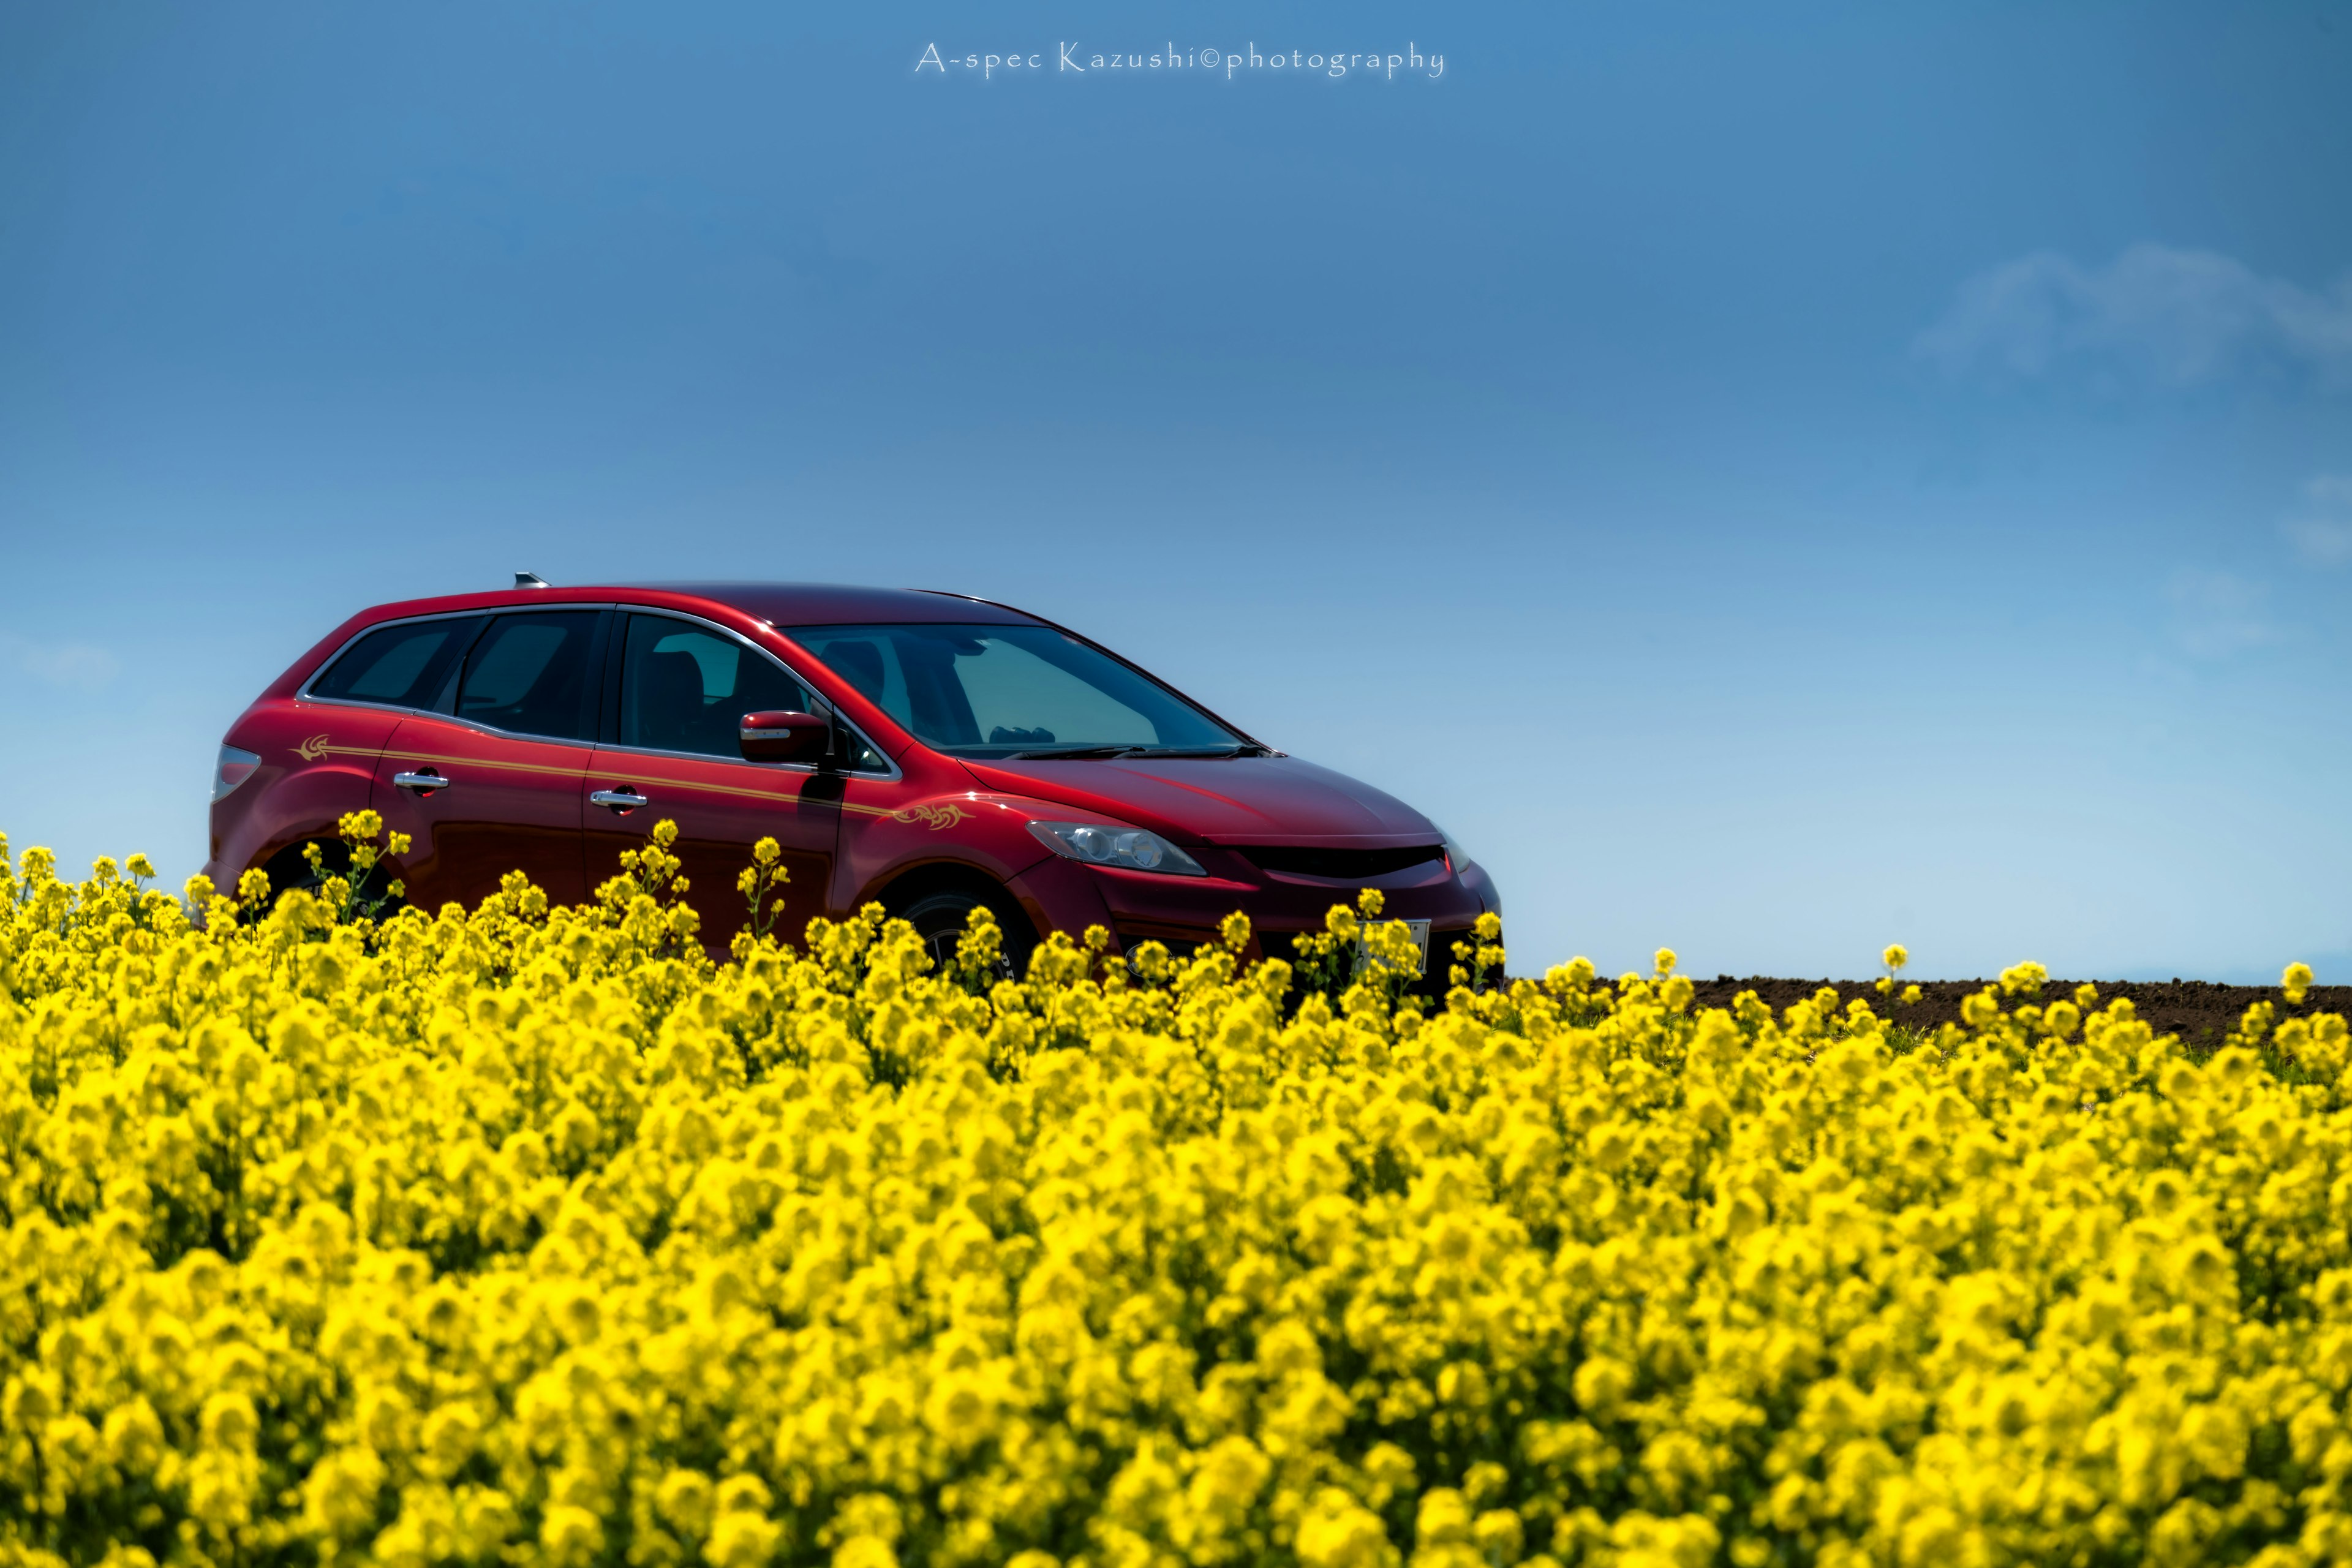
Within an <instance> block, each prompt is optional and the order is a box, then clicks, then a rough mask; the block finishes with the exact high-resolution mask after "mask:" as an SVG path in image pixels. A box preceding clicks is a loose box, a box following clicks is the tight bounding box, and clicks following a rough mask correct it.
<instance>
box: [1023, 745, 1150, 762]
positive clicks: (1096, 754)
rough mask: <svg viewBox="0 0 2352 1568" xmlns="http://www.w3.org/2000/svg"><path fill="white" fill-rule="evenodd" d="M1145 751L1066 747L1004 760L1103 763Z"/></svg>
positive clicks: (1125, 748)
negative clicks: (1058, 760) (1072, 760)
mask: <svg viewBox="0 0 2352 1568" xmlns="http://www.w3.org/2000/svg"><path fill="white" fill-rule="evenodd" d="M1141 750H1143V748H1142V747H1140V746H1064V747H1062V748H1060V749H1059V750H1058V751H1051V752H1013V754H1012V755H1010V756H1008V757H1006V758H1005V759H1004V760H1005V761H1006V762H1008V763H1027V762H1043V761H1050V760H1053V759H1055V758H1069V759H1076V760H1080V761H1085V762H1102V761H1105V760H1108V758H1111V757H1126V756H1132V755H1134V754H1135V753H1136V752H1139V751H1141Z"/></svg>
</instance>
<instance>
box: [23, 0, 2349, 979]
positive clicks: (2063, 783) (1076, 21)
mask: <svg viewBox="0 0 2352 1568" xmlns="http://www.w3.org/2000/svg"><path fill="white" fill-rule="evenodd" d="M1171 43H1172V44H1173V45H1174V46H1175V47H1176V50H1177V52H1179V53H1180V54H1182V55H1184V56H1185V57H1186V58H1188V60H1190V61H1192V62H1194V63H1191V64H1188V65H1186V66H1184V67H1183V68H1176V69H1170V68H1161V69H1160V70H1158V71H1156V72H1155V71H1154V70H1152V69H1150V68H1148V67H1147V68H1142V69H1139V70H1133V71H1129V70H1124V69H1122V70H1119V71H1113V70H1111V69H1109V68H1108V67H1106V68H1104V69H1101V70H1088V71H1085V72H1083V73H1081V72H1074V71H1069V70H1065V69H1062V68H1060V66H1059V55H1060V52H1061V47H1062V46H1063V45H1065V44H1070V45H1073V46H1075V49H1074V52H1075V54H1076V58H1079V59H1081V60H1084V59H1086V58H1090V57H1091V55H1092V54H1094V53H1097V52H1100V53H1103V54H1105V55H1106V56H1108V55H1110V54H1113V53H1118V54H1122V55H1124V54H1135V53H1140V54H1143V55H1146V56H1147V57H1148V56H1149V55H1150V54H1154V53H1164V52H1165V51H1166V49H1167V47H1168V46H1169V45H1170V44H1171ZM933 45H936V46H937V47H938V48H939V50H940V54H941V56H942V58H949V57H961V56H963V55H966V54H972V53H978V54H983V55H984V54H990V53H996V54H1010V53H1013V52H1020V53H1022V54H1023V56H1024V60H1025V58H1026V56H1027V55H1029V54H1033V53H1034V54H1036V55H1038V56H1039V57H1040V67H1039V68H1037V69H1035V70H1034V71H1033V70H1030V69H1028V68H1026V67H1025V66H1024V68H1019V69H1013V70H996V71H992V72H990V73H989V75H988V79H976V78H977V76H978V74H979V73H975V72H971V71H968V70H964V69H962V68H957V69H955V70H953V71H950V72H944V73H943V72H940V71H932V70H919V69H918V65H919V61H920V59H921V58H922V55H923V52H924V50H925V48H926V47H929V46H933ZM1408 45H1411V46H1412V47H1413V48H1415V49H1417V50H1418V51H1419V52H1420V53H1421V54H1422V55H1423V57H1424V58H1430V57H1433V56H1436V55H1441V54H1442V55H1443V56H1444V69H1443V74H1442V75H1433V73H1432V71H1431V70H1430V68H1427V67H1424V68H1423V69H1422V70H1421V71H1420V72H1419V73H1418V74H1416V73H1415V72H1414V71H1413V70H1412V68H1404V69H1401V70H1399V71H1398V72H1397V73H1396V74H1395V75H1394V76H1393V77H1391V76H1390V75H1389V73H1388V72H1387V70H1386V69H1385V67H1383V68H1382V69H1381V70H1380V71H1378V72H1373V71H1370V70H1368V69H1365V68H1361V67H1360V66H1359V67H1355V68H1350V69H1349V72H1348V73H1347V74H1346V75H1344V76H1339V77H1334V76H1333V75H1331V74H1330V72H1329V70H1328V65H1327V67H1326V68H1323V69H1315V68H1306V67H1304V66H1303V65H1302V66H1301V67H1300V68H1287V67H1286V68H1282V69H1276V68H1272V67H1271V66H1267V67H1259V68H1243V69H1241V70H1239V71H1234V72H1232V73H1231V74H1228V73H1227V71H1225V70H1224V69H1210V68H1202V67H1201V66H1200V65H1199V64H1198V63H1197V62H1198V60H1199V59H1200V58H1202V50H1204V49H1214V50H1217V51H1219V52H1220V53H1221V54H1222V53H1223V51H1227V50H1232V49H1236V48H1239V49H1242V50H1244V51H1249V50H1253V49H1254V50H1255V51H1256V52H1258V53H1259V54H1260V56H1261V58H1265V57H1268V56H1271V55H1273V54H1275V53H1276V52H1277V51H1278V52H1280V53H1281V54H1282V55H1283V57H1284V58H1286V59H1287V58H1288V56H1289V52H1290V51H1291V50H1293V49H1296V50H1297V51H1299V54H1300V58H1301V59H1302V61H1303V60H1304V59H1305V58H1307V57H1308V56H1311V55H1316V54H1322V55H1325V56H1326V57H1327V58H1328V55H1329V54H1330V53H1331V52H1333V51H1335V50H1336V51H1339V52H1344V53H1347V54H1349V56H1351V57H1352V56H1354V55H1357V54H1371V53H1381V52H1383V51H1397V52H1402V51H1404V50H1405V49H1406V48H1407V47H1408ZM2347 81H2352V14H2347V13H2346V12H2345V11H2344V10H2343V9H2342V8H2341V7H2336V6H2326V5H2286V4H2282V5H2270V6H2264V7H2249V8H2233V9H2226V10H2225V9H2224V8H2221V7H2182V6H2164V5H2154V6H2148V5H2134V6H2129V7H2126V6H2122V5H2081V6H2069V7H2063V8H2060V7H2037V6H2025V5H2004V6H1970V7H1957V6H1955V7H1946V8H1933V7H1924V6H1906V7H1885V6H1862V5H1855V6H1790V5H1654V6H1641V7H1634V6H1612V7H1599V6H1591V5H1545V6H1539V7H1538V6H1528V7H1511V6H1494V7H1486V8H1482V9H1480V10H1478V11H1476V12H1475V13H1472V12H1469V11H1467V9H1466V8H1465V7H1460V6H1418V7H1417V6H1413V5H1380V4H1360V5H1346V6H1319V7H1318V6H1310V5H1294V4H1276V3H1271V0H1269V3H1265V4H1262V5H1255V6H1251V5H1225V4H1207V5H1202V4H1188V5H1181V6H1173V5H1170V6H1161V7H1157V8H1151V7H1139V6H1122V5H1103V4H1087V5H1011V4H997V5H988V6H984V7H982V6H972V5H929V6H925V5H902V6H888V5H877V6H868V7H856V8H852V7H834V8H831V11H830V14H829V16H814V13H813V12H811V11H809V10H808V9H806V8H787V7H782V6H776V5H764V4H763V5H696V6H690V7H676V6H671V7H654V6H647V5H640V4H635V3H621V4H598V3H569V0H567V3H566V4H563V5H554V4H548V3H538V0H509V3H508V4H504V5H497V6H480V5H456V4H425V5H398V6H394V5H373V6H367V5H331V6H329V5H315V4H310V3H303V4H287V5H220V6H207V7H202V8H197V7H174V6H167V5H158V4H140V3H126V4H120V5H105V6H92V5H68V4H51V3H47V0H35V3H32V4H26V5H16V6H11V7H9V8H7V9H6V10H5V12H0V543H4V544H5V552H6V553H5V560H6V562H7V564H8V573H7V576H6V584H7V592H6V593H5V595H0V733H5V735H6V737H7V742H6V747H5V754H6V756H7V760H8V765H7V766H6V767H5V768H0V827H5V830H6V831H7V832H8V833H9V835H10V836H11V838H12V840H13V841H14V842H15V843H16V845H17V846H19V847H22V846H24V845H26V844H31V843H45V844H50V845H53V846H54V847H57V848H58V851H59V852H60V854H61V855H62V856H64V857H65V858H67V859H68V861H71V862H86V861H87V860H88V859H89V858H90V857H91V856H94V855H97V854H100V853H103V852H113V853H121V852H125V851H128V850H131V849H134V848H144V849H146V850H148V851H149V852H150V853H152V854H153V855H154V856H155V857H156V858H157V861H158V863H159V864H160V865H162V866H163V868H165V870H166V871H167V873H168V874H169V875H171V876H172V877H173V879H175V880H176V879H177V878H178V877H180V876H183V875H184V874H185V873H186V872H188V871H190V870H193V869H194V867H195V865H196V863H197V862H198V861H199V860H200V859H201V858H202V855H203V833H204V795H205V779H206V772H207V768H208V765H209V763H210V760H211V756H212V752H213V749H214V747H215V745H216V743H217V742H218V739H219V736H220V734H221V732H222V731H223V730H224V729H225V728H226V726H227V724H228V723H229V721H231V720H232V719H233V718H234V716H235V715H236V711H237V710H238V709H239V708H240V707H241V706H242V705H243V704H244V702H245V701H246V700H248V699H249V697H250V696H251V695H252V693H253V692H254V691H255V690H257V689H258V688H259V687H260V686H262V685H263V684H264V683H265V682H266V681H267V680H268V679H270V678H271V677H272V676H273V675H275V674H276V673H277V672H278V670H279V669H280V668H283V667H284V666H285V665H286V664H287V663H288V662H289V661H290V660H291V659H292V658H294V657H295V656H296V655H297V654H298V653H299V652H300V651H301V650H302V649H303V648H304V647H307V646H308V645H309V644H310V642H312V641H313V640H314V639H315V638H316V637H318V636H320V634H321V633H322V632H323V631H324V630H325V629H326V628H327V627H328V626H331V624H332V623H333V622H335V621H336V620H337V619H339V618H340V617H341V616H343V615H344V614H345V613H347V612H348V611H349V610H351V609H352V608H354V607H357V606H359V605H363V604H367V603H372V602H375V601H379V600H383V599H386V598H393V597H399V596H405V595H416V594H425V593H435V592H443V591H450V590H456V589H462V588H468V587H475V586H484V585H491V584H498V583H500V582H503V581H504V580H505V579H506V576H507V574H509V573H510V572H511V571H513V570H515V569H517V568H528V569H530V570H533V571H536V572H538V573H540V574H541V575H543V576H546V577H549V578H551V579H553V580H557V581H566V580H569V581H584V580H588V579H591V578H611V577H687V576H712V575H726V576H745V577H776V578H807V579H814V580H821V581H851V582H876V583H885V584H907V585H913V586H938V587H950V588H957V589H962V590H965V591H968V592H973V593H978V594H982V595H987V596H990V597H994V598H1000V599H1004V600H1007V601H1010V602H1012V603H1014V604H1018V605H1024V606H1027V607H1030V608H1033V609H1035V610H1037V611H1039V612H1041V613H1043V614H1045V615H1048V616H1053V617H1054V618H1055V619H1059V620H1064V621H1066V622H1069V623H1071V624H1073V625H1076V626H1079V627H1081V628H1084V629H1086V630H1088V631H1089V632H1091V633H1093V634H1094V635H1096V636H1097V637H1100V638H1102V639H1103V640H1105V641H1107V642H1108V643H1110V644H1111V645H1112V646H1114V647H1118V648H1119V649H1120V650H1121V651H1123V652H1125V653H1128V654H1129V655H1130V656H1131V657H1134V658H1138V659H1139V660H1141V661H1142V662H1144V663H1146V664H1148V665H1149V666H1150V667H1151V668H1155V669H1157V670H1159V671H1160V672H1161V673H1162V674H1163V675H1165V676H1166V677H1168V678H1169V679H1171V680H1173V681H1174V682H1175V683H1176V684H1178V685H1179V686H1181V687H1182V688H1184V689H1188V690H1190V691H1192V693H1194V694H1195V695H1197V696H1198V697H1200V698H1201V699H1202V700H1204V701H1207V702H1208V703H1209V704H1210V705H1211V706H1213V707H1215V708H1217V709H1219V710H1223V711H1225V712H1227V713H1229V714H1230V715H1232V716H1233V717H1234V719H1236V720H1237V721H1241V722H1243V723H1244V724H1245V725H1246V726H1247V727H1249V728H1250V729H1252V730H1253V731H1255V732H1257V733H1259V734H1260V735H1261V736H1263V737H1264V738H1265V739H1267V740H1269V741H1271V742H1274V743H1276V744H1277V745H1280V746H1282V747H1284V748H1286V749H1287V750H1290V751H1292V752H1297V753H1298V754H1301V755H1304V756H1307V757H1311V758H1313V759H1315V760H1317V761H1319V762H1323V763H1328V764H1330V765H1332V766H1336V767H1339V768H1340V769H1342V770H1344V771H1347V772H1349V773H1355V774H1357V775H1359V776H1360V777H1363V778H1365V779H1368V780H1370V781H1372V782H1374V783H1376V784H1381V785H1382V786H1383V787H1386V788H1388V789H1391V790H1392V791H1393V792H1395V793H1397V794H1399V795H1402V796H1403V797H1404V798H1406V799H1408V800H1410V801H1412V802H1414V803H1415V804H1417V805H1421V806H1423V809H1425V810H1427V811H1429V812H1430V813H1431V814H1432V815H1433V816H1436V817H1437V818H1438V819H1439V820H1440V821H1441V822H1443V823H1444V824H1445V825H1446V826H1448V827H1450V828H1451V829H1452V830H1453V832H1454V834H1455V835H1456V837H1459V838H1461V839H1462V840H1463V841H1465V843H1466V844H1468V845H1469V846H1470V847H1471V848H1472V850H1473V851H1474V852H1475V853H1476V854H1477V855H1478V856H1479V858H1481V859H1482V860H1484V861H1486V863H1487V864H1488V865H1489V866H1490V867H1491V868H1493V869H1494V871H1495V874H1496V878H1497V879H1498V881H1499V882H1500V884H1501V886H1502V889H1503V890H1504V893H1505V896H1506V900H1507V905H1508V913H1509V921H1510V940H1511V946H1512V952H1513V963H1514V967H1515V968H1532V967H1537V966H1539V965H1541V964H1543V963H1550V962H1554V961H1558V960H1560V959H1564V958H1566V957H1568V956H1570V954H1572V953H1579V952H1581V953H1585V954H1589V955H1590V956H1591V957H1592V958H1593V959H1594V960H1595V961H1596V962H1598V963H1601V964H1602V965H1603V967H1604V968H1607V969H1609V970H1612V971H1614V970H1617V969H1621V968H1624V967H1629V966H1632V965H1633V964H1635V963H1641V962H1643V961H1644V960H1645V959H1646V956H1647V954H1648V952H1650V950H1651V949H1652V948H1654V947H1655V946H1657V945H1659V944H1661V943H1664V944H1670V945H1673V946H1675V948H1676V949H1677V950H1679V951H1680V952H1682V954H1683V955H1684V962H1685V966H1686V967H1688V968H1690V969H1692V970H1694V971H1696V972H1698V973H1706V974H1713V973H1718V972H1728V973H1741V974H1745V973H1779V974H1803V975H1816V974H1820V975H1827V974H1854V973H1870V972H1871V971H1872V968H1873V966H1874V961H1875V954H1876V952H1877V950H1878V948H1879V947H1880V946H1881V945H1882V944H1884V943H1885V942H1889V941H1902V942H1907V943H1908V944H1909V945H1910V947H1911V949H1912V951H1913V952H1914V953H1915V954H1916V964H1915V967H1916V970H1917V971H1919V972H1920V973H1927V974H1938V975H1969V974H1976V973H1989V972H1990V971H1991V970H1993V969H1996V968H1998V967H1999V966H2000V965H2002V964H2004V963H2011V962H2014V961H2016V960H2018V959H2021V958H2035V959H2039V960H2041V961H2042V962H2044V963H2049V964H2050V965H2051V966H2052V967H2053V970H2055V971H2057V972H2059V973H2066V974H2094V975H2101V976H2108V975H2120V974H2137V975H2149V974H2157V975H2170V974H2176V973H2178V974H2184V975H2187V974H2197V975H2201V976H2205V977H2209V978H2270V977H2273V976H2275V974H2276V973H2277V971H2278V969H2279V967H2280V965H2281V964H2283V963H2285V962H2286V961H2288V960H2290V959H2296V958H2301V959H2306V960H2309V961H2310V962H2312V963H2314V964H2315V966H2316V967H2317V968H2318V969H2319V970H2320V973H2321V978H2322V979H2324V980H2326V979H2333V980H2337V981H2352V811H2347V808H2346V805H2345V801H2346V798H2347V794H2352V792H2347V786H2346V780H2347V776H2352V767H2347V764H2352V727H2347V722H2346V721H2347V717H2352V701H2347V699H2352V637H2348V636H2347V608H2352V204H2347V202H2346V201H2345V200H2344V193H2345V192H2347V191H2352V92H2347V90H2346V86H2345V84H2346V83H2347Z"/></svg>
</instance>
